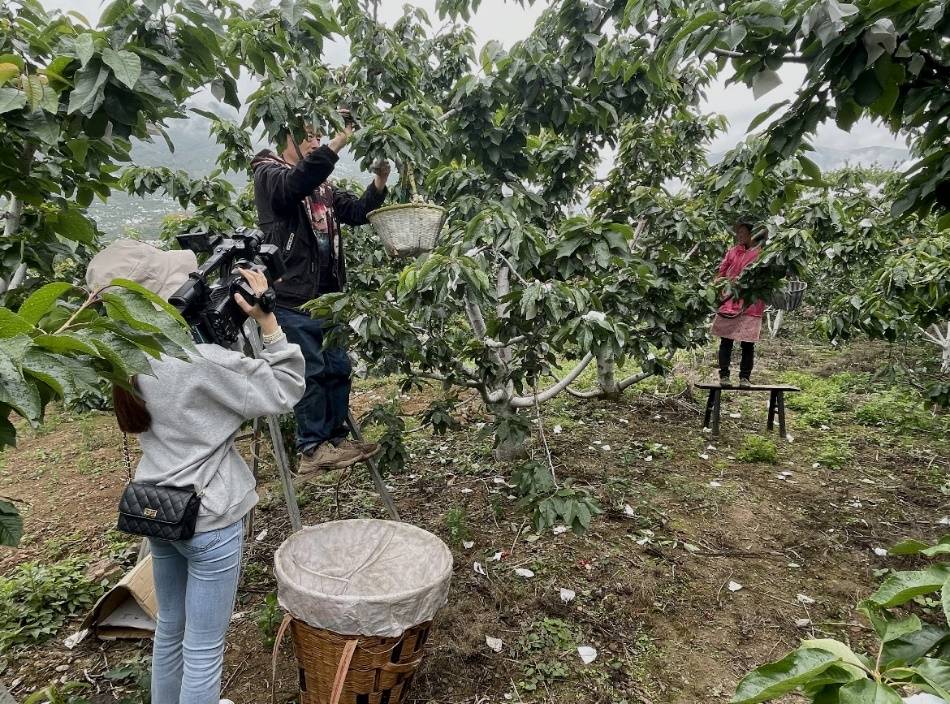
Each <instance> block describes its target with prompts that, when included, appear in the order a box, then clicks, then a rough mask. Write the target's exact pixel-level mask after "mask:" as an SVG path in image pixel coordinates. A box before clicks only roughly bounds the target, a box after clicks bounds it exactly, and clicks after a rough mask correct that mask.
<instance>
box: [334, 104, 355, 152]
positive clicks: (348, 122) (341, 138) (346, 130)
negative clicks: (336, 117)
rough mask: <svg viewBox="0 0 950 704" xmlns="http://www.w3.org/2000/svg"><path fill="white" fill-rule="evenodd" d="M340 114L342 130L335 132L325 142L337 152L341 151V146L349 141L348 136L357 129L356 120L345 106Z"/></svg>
mask: <svg viewBox="0 0 950 704" xmlns="http://www.w3.org/2000/svg"><path fill="white" fill-rule="evenodd" d="M340 115H341V116H342V117H343V130H342V131H341V132H337V133H336V136H335V137H334V138H333V139H331V140H330V142H329V144H327V146H328V147H330V149H332V150H333V151H335V152H336V153H337V154H339V153H340V152H341V151H343V147H345V146H346V145H347V144H348V143H349V141H350V138H351V137H352V136H353V133H354V132H355V131H356V129H357V125H356V121H355V120H353V116H352V114H351V113H350V111H349V110H347V109H345V108H343V109H341V110H340Z"/></svg>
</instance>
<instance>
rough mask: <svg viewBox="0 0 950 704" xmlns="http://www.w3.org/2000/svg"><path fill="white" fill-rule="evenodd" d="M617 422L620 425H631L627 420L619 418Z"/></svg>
mask: <svg viewBox="0 0 950 704" xmlns="http://www.w3.org/2000/svg"><path fill="white" fill-rule="evenodd" d="M617 420H618V421H619V422H620V423H623V424H624V425H630V421H629V420H627V419H626V418H618V419H617Z"/></svg>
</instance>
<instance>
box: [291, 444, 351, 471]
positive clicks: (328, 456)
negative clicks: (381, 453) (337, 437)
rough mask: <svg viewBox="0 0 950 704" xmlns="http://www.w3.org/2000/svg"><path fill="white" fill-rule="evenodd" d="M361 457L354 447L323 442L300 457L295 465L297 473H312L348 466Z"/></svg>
mask: <svg viewBox="0 0 950 704" xmlns="http://www.w3.org/2000/svg"><path fill="white" fill-rule="evenodd" d="M362 459H363V453H362V451H360V450H358V449H356V448H346V447H343V446H340V447H334V446H333V445H332V444H330V443H328V442H325V443H323V444H322V445H320V446H319V447H318V448H317V449H316V450H314V451H313V453H312V454H310V455H304V456H303V457H301V458H300V464H299V465H298V466H297V473H298V474H312V473H314V472H328V471H330V470H333V469H343V468H345V467H350V466H351V465H354V464H356V463H357V462H359V461H360V460H362Z"/></svg>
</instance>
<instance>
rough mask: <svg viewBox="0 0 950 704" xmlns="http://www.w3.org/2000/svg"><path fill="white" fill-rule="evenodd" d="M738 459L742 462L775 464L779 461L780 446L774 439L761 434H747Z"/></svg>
mask: <svg viewBox="0 0 950 704" xmlns="http://www.w3.org/2000/svg"><path fill="white" fill-rule="evenodd" d="M736 459H738V460H739V461H740V462H750V463H755V462H761V463H764V464H775V463H777V462H778V448H777V447H776V445H775V443H774V442H773V441H771V440H769V439H768V438H764V437H762V436H761V435H746V436H745V438H744V439H743V440H742V446H741V447H740V448H739V451H738V452H737V453H736Z"/></svg>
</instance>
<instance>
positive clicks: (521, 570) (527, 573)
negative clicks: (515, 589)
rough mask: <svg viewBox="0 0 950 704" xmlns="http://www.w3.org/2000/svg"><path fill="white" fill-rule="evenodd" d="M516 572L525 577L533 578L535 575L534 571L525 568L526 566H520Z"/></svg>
mask: <svg viewBox="0 0 950 704" xmlns="http://www.w3.org/2000/svg"><path fill="white" fill-rule="evenodd" d="M515 574H516V575H518V576H519V577H524V578H525V579H531V578H532V577H534V572H532V571H531V570H529V569H525V568H524V567H519V568H518V569H516V570H515Z"/></svg>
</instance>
